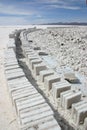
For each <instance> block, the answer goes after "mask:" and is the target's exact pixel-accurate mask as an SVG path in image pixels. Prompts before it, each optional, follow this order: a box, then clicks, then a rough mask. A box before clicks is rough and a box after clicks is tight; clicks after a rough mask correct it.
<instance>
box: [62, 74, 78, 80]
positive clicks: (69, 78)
mask: <svg viewBox="0 0 87 130" xmlns="http://www.w3.org/2000/svg"><path fill="white" fill-rule="evenodd" d="M64 78H65V79H66V80H68V81H70V82H76V81H78V78H77V77H76V76H75V73H74V72H67V73H65V74H64Z"/></svg>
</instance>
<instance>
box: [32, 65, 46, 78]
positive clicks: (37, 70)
mask: <svg viewBox="0 0 87 130" xmlns="http://www.w3.org/2000/svg"><path fill="white" fill-rule="evenodd" d="M46 69H47V67H46V65H45V64H44V63H40V64H35V65H34V75H35V76H38V75H39V73H40V71H42V70H46Z"/></svg>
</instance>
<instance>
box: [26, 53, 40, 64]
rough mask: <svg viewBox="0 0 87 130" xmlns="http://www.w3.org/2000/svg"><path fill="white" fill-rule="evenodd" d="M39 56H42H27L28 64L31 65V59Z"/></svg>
mask: <svg viewBox="0 0 87 130" xmlns="http://www.w3.org/2000/svg"><path fill="white" fill-rule="evenodd" d="M39 58H40V57H39V56H38V55H31V56H28V58H27V61H28V65H29V66H30V62H31V60H34V59H39Z"/></svg>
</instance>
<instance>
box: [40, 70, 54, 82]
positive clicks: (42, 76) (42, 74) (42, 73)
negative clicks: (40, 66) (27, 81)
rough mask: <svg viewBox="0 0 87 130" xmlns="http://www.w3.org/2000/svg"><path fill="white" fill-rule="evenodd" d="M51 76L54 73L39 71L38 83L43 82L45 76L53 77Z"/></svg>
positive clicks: (51, 71)
mask: <svg viewBox="0 0 87 130" xmlns="http://www.w3.org/2000/svg"><path fill="white" fill-rule="evenodd" d="M53 74H54V71H53V70H51V69H48V70H42V71H40V76H39V80H40V82H44V78H45V77H46V76H49V75H53Z"/></svg>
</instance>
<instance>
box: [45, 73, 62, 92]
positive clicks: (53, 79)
mask: <svg viewBox="0 0 87 130" xmlns="http://www.w3.org/2000/svg"><path fill="white" fill-rule="evenodd" d="M58 81H60V76H59V75H56V74H54V75H51V76H47V77H45V80H44V87H45V88H46V90H47V92H48V91H50V90H51V89H52V84H53V83H55V82H58Z"/></svg>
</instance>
